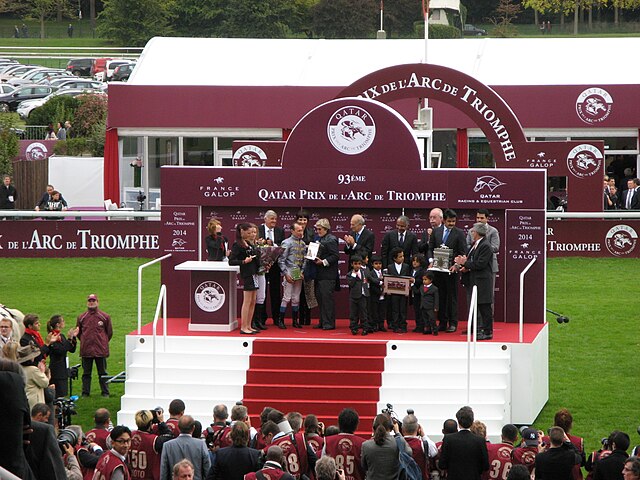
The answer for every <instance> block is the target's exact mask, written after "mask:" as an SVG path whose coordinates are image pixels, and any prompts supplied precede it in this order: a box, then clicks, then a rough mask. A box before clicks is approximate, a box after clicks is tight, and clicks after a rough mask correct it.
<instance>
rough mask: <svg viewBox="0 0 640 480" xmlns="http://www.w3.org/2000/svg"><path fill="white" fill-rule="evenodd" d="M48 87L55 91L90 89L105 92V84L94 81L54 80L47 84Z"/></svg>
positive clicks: (76, 79) (78, 79)
mask: <svg viewBox="0 0 640 480" xmlns="http://www.w3.org/2000/svg"><path fill="white" fill-rule="evenodd" d="M49 85H51V86H52V87H54V88H55V89H56V90H63V89H65V88H92V89H94V90H106V89H107V84H106V83H104V82H96V81H95V80H89V79H86V80H85V79H83V78H71V79H68V78H56V79H54V80H51V81H50V82H49Z"/></svg>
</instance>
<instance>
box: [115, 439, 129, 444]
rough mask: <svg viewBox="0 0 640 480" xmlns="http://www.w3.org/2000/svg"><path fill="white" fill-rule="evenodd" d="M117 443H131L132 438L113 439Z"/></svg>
mask: <svg viewBox="0 0 640 480" xmlns="http://www.w3.org/2000/svg"><path fill="white" fill-rule="evenodd" d="M113 441H114V442H115V443H120V444H123V445H124V444H126V443H131V439H130V438H119V439H117V440H113Z"/></svg>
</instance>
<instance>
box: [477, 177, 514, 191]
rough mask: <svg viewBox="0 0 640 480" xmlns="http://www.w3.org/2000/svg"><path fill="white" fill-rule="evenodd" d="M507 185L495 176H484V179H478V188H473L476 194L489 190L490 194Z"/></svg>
mask: <svg viewBox="0 0 640 480" xmlns="http://www.w3.org/2000/svg"><path fill="white" fill-rule="evenodd" d="M502 185H506V183H503V182H501V181H500V180H498V179H497V178H496V177H494V176H493V175H484V176H482V177H478V178H476V186H475V187H473V191H474V192H479V191H480V190H482V189H485V188H486V189H487V190H489V191H490V192H493V191H494V190H495V189H496V188H498V187H500V186H502Z"/></svg>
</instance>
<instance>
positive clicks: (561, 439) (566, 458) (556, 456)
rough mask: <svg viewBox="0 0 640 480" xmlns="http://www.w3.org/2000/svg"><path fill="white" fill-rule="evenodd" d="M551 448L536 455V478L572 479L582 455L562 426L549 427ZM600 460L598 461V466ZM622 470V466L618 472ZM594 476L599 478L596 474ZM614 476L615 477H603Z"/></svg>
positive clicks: (552, 479) (543, 479)
mask: <svg viewBox="0 0 640 480" xmlns="http://www.w3.org/2000/svg"><path fill="white" fill-rule="evenodd" d="M549 440H550V441H551V446H550V447H549V450H547V451H545V452H540V453H538V455H536V460H535V472H536V479H540V480H571V479H572V478H573V475H572V474H571V472H572V471H573V467H574V465H580V461H581V457H580V453H579V452H578V449H577V448H576V447H575V445H573V444H572V443H571V440H569V439H568V438H567V436H566V434H565V431H564V430H563V429H562V428H560V427H551V428H550V429H549ZM599 463H600V462H598V463H596V471H597V466H598V464H599ZM621 471H622V467H620V469H619V470H618V472H621ZM594 478H598V475H597V474H596V475H595V476H594ZM602 478H613V477H602Z"/></svg>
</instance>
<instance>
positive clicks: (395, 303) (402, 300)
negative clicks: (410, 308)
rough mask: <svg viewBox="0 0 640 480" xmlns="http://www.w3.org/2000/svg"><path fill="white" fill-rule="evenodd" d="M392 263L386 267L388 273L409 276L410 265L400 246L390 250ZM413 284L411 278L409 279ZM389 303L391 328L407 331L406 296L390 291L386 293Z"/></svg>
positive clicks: (402, 331)
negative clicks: (406, 261)
mask: <svg viewBox="0 0 640 480" xmlns="http://www.w3.org/2000/svg"><path fill="white" fill-rule="evenodd" d="M391 256H392V258H393V263H392V264H391V265H389V266H388V267H387V273H388V274H389V275H395V276H401V277H410V276H411V267H410V266H409V265H407V264H406V263H404V251H403V250H402V249H401V248H400V247H396V248H394V249H393V250H391ZM411 283H412V284H413V279H412V281H411ZM388 298H389V302H390V303H391V325H390V326H391V328H392V329H393V331H394V332H395V333H407V297H406V296H405V295H400V294H396V293H392V294H390V295H388Z"/></svg>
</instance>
